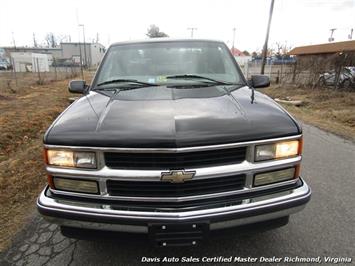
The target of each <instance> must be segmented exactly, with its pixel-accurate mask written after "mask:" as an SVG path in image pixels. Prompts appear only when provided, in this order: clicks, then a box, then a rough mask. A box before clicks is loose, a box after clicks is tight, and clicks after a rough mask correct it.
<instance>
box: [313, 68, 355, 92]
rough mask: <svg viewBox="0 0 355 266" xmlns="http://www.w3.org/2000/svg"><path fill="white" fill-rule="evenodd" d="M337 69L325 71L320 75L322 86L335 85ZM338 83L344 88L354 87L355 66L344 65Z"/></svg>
mask: <svg viewBox="0 0 355 266" xmlns="http://www.w3.org/2000/svg"><path fill="white" fill-rule="evenodd" d="M335 83H336V72H335V70H332V71H329V72H325V73H323V74H321V75H320V76H319V85H320V86H335ZM338 84H339V85H340V87H343V88H350V87H354V85H355V67H344V68H343V69H342V71H341V72H340V75H339V81H338Z"/></svg>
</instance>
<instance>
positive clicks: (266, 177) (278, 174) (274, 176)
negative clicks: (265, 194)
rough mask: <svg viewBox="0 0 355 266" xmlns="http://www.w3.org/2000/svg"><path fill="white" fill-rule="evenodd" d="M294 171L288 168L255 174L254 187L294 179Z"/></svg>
mask: <svg viewBox="0 0 355 266" xmlns="http://www.w3.org/2000/svg"><path fill="white" fill-rule="evenodd" d="M295 174H296V169H295V168H288V169H283V170H278V171H273V172H268V173H261V174H256V175H255V177H254V186H262V185H269V184H273V183H278V182H282V181H287V180H291V179H293V178H295Z"/></svg>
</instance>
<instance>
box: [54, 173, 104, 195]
mask: <svg viewBox="0 0 355 266" xmlns="http://www.w3.org/2000/svg"><path fill="white" fill-rule="evenodd" d="M53 185H54V188H55V189H57V190H63V191H72V192H82V193H90V194H98V193H99V189H98V186H97V182H96V181H90V180H79V179H70V178H62V177H53Z"/></svg>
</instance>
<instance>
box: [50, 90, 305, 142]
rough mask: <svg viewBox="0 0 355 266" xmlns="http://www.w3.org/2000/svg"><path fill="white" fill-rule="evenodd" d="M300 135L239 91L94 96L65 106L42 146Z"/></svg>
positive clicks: (262, 100) (275, 110) (283, 116)
mask: <svg viewBox="0 0 355 266" xmlns="http://www.w3.org/2000/svg"><path fill="white" fill-rule="evenodd" d="M299 133H301V130H300V128H299V126H298V125H297V124H296V122H295V121H294V120H293V119H292V118H291V117H290V116H289V115H288V114H287V113H286V112H285V111H284V110H283V109H282V108H280V107H279V105H277V104H276V103H275V102H274V101H273V100H272V99H270V98H269V97H267V96H265V95H264V94H261V93H259V92H255V100H254V101H253V102H252V101H251V90H250V89H249V88H248V87H242V88H239V89H236V90H234V91H232V92H227V91H226V90H225V89H224V88H223V87H221V86H216V87H204V88H187V89H186V88H169V87H166V86H160V87H148V88H140V89H134V90H129V91H121V92H119V93H116V94H113V93H112V92H102V93H100V92H95V91H91V92H90V93H89V94H87V95H85V96H83V97H81V98H80V99H79V100H77V101H75V102H74V103H73V104H72V105H71V106H69V107H68V108H67V109H66V110H65V111H64V112H63V113H62V114H61V115H60V116H59V117H58V118H57V119H56V121H54V123H53V124H52V126H51V127H50V128H49V129H48V131H47V133H46V134H45V137H44V143H45V144H52V145H68V146H92V147H131V148H133V147H146V148H148V147H155V148H157V147H161V148H178V147H191V146H202V145H213V144H223V143H233V142H240V141H249V140H258V139H267V138H276V137H283V136H290V135H295V134H299Z"/></svg>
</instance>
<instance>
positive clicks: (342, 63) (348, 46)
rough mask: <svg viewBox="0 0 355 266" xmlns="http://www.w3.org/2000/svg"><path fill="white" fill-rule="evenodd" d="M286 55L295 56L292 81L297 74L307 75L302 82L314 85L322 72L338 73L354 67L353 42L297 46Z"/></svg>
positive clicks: (354, 53) (354, 42)
mask: <svg viewBox="0 0 355 266" xmlns="http://www.w3.org/2000/svg"><path fill="white" fill-rule="evenodd" d="M288 54H289V55H293V56H296V62H297V63H296V64H295V66H294V70H293V73H294V74H293V78H292V79H293V80H295V79H296V76H297V73H298V74H300V73H308V76H307V77H306V78H305V77H303V80H305V81H306V83H309V84H313V85H314V84H316V83H317V82H318V79H319V75H320V74H322V73H324V72H328V71H334V70H335V71H336V73H340V72H341V70H342V69H343V67H346V66H355V41H344V42H331V43H322V44H315V45H307V46H299V47H295V48H293V49H292V50H291V51H289V52H288ZM303 76H304V75H303ZM303 83H305V82H303Z"/></svg>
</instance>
